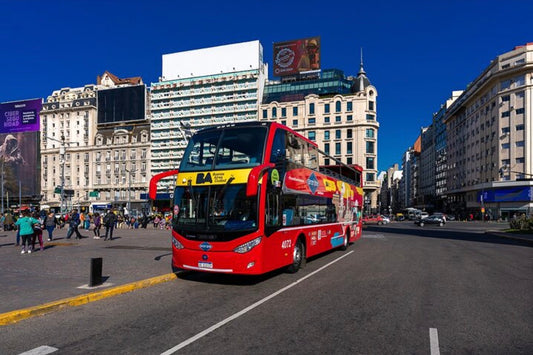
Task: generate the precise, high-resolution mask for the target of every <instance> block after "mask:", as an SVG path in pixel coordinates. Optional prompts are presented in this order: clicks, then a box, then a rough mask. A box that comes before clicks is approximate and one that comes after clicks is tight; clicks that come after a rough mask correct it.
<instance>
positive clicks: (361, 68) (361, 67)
mask: <svg viewBox="0 0 533 355" xmlns="http://www.w3.org/2000/svg"><path fill="white" fill-rule="evenodd" d="M361 74H366V72H365V69H364V68H363V47H361V65H360V67H359V73H358V75H361Z"/></svg>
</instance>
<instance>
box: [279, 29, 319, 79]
mask: <svg viewBox="0 0 533 355" xmlns="http://www.w3.org/2000/svg"><path fill="white" fill-rule="evenodd" d="M273 56H274V76H285V75H294V74H297V73H308V72H315V71H318V70H320V37H310V38H305V39H298V40H294V41H287V42H278V43H274V50H273Z"/></svg>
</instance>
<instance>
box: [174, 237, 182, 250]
mask: <svg viewBox="0 0 533 355" xmlns="http://www.w3.org/2000/svg"><path fill="white" fill-rule="evenodd" d="M172 245H174V247H175V248H176V249H183V244H181V243H180V242H179V241H178V240H177V239H176V238H174V237H172Z"/></svg>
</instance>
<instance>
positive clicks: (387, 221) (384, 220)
mask: <svg viewBox="0 0 533 355" xmlns="http://www.w3.org/2000/svg"><path fill="white" fill-rule="evenodd" d="M381 218H383V224H389V223H390V218H389V217H387V216H384V215H381Z"/></svg>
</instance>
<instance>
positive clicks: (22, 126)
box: [0, 99, 42, 133]
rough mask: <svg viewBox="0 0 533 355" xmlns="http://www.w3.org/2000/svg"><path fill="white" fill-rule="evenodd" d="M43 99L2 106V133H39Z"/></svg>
mask: <svg viewBox="0 0 533 355" xmlns="http://www.w3.org/2000/svg"><path fill="white" fill-rule="evenodd" d="M41 108H42V99H32V100H23V101H13V102H6V103H2V104H0V133H14V132H32V131H39V127H40V126H39V112H41Z"/></svg>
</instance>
